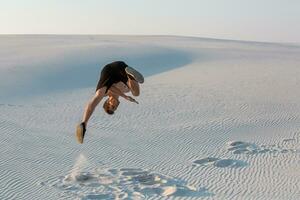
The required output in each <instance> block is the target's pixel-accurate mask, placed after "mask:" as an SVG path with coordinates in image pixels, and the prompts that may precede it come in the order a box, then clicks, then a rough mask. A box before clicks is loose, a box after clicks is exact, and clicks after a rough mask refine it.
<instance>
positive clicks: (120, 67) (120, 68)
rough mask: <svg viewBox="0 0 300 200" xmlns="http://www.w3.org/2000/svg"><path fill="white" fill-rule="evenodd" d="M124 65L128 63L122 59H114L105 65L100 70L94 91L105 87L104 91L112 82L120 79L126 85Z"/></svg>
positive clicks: (126, 78)
mask: <svg viewBox="0 0 300 200" xmlns="http://www.w3.org/2000/svg"><path fill="white" fill-rule="evenodd" d="M126 67H128V65H127V64H126V63H125V62H123V61H116V62H112V63H110V64H107V65H105V66H104V67H103V69H102V71H101V75H100V79H99V81H98V84H97V88H96V91H97V90H98V89H100V88H103V87H106V91H105V93H106V92H107V91H108V89H109V88H110V87H111V86H112V85H113V84H114V83H118V82H120V81H121V82H123V83H124V84H125V85H127V81H128V77H127V73H126V71H125V68H126Z"/></svg>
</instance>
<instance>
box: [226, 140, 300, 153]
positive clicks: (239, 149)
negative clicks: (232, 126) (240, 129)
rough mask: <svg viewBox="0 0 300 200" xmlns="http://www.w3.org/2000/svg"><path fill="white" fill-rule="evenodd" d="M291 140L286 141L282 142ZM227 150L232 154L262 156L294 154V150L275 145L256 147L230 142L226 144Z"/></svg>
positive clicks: (239, 142)
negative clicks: (267, 154)
mask: <svg viewBox="0 0 300 200" xmlns="http://www.w3.org/2000/svg"><path fill="white" fill-rule="evenodd" d="M290 141H293V140H290V139H286V140H283V142H285V143H286V142H290ZM227 150H228V151H229V152H232V153H233V154H264V153H288V152H295V150H294V149H285V148H281V147H279V146H276V145H261V146H259V145H256V144H254V143H248V142H242V141H232V142H228V143H227Z"/></svg>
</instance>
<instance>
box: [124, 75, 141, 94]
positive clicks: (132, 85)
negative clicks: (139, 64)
mask: <svg viewBox="0 0 300 200" xmlns="http://www.w3.org/2000/svg"><path fill="white" fill-rule="evenodd" d="M127 85H128V87H129V89H130V91H131V93H132V95H133V96H139V95H140V85H139V83H138V82H137V81H136V80H133V79H130V78H128V81H127Z"/></svg>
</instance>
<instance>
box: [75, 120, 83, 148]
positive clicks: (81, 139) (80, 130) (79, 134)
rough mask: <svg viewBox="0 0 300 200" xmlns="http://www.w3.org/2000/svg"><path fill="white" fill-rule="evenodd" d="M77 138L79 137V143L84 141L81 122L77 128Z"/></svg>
mask: <svg viewBox="0 0 300 200" xmlns="http://www.w3.org/2000/svg"><path fill="white" fill-rule="evenodd" d="M76 139H77V142H78V143H80V144H82V143H83V129H82V127H81V126H80V124H79V125H78V126H77V128H76Z"/></svg>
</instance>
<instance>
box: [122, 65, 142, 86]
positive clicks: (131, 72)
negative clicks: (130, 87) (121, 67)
mask: <svg viewBox="0 0 300 200" xmlns="http://www.w3.org/2000/svg"><path fill="white" fill-rule="evenodd" d="M125 71H126V73H127V74H129V75H131V76H132V77H133V78H134V79H135V80H136V81H137V82H139V83H144V76H143V75H142V74H141V73H140V72H138V71H136V70H135V69H133V68H132V67H126V68H125Z"/></svg>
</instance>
